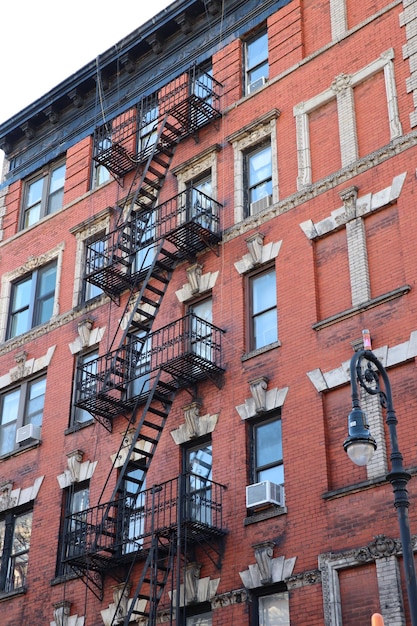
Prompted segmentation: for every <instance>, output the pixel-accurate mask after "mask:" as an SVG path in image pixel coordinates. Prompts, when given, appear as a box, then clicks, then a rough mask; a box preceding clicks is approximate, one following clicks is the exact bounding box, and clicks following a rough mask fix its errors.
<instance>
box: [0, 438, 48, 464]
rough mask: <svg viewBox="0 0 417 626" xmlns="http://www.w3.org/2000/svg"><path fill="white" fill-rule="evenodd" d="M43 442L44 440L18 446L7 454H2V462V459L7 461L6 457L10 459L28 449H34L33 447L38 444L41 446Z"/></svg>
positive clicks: (0, 457) (0, 458) (0, 459)
mask: <svg viewBox="0 0 417 626" xmlns="http://www.w3.org/2000/svg"><path fill="white" fill-rule="evenodd" d="M41 443H42V441H35V443H29V444H27V445H26V446H21V447H20V448H16V449H15V450H10V452H6V454H3V455H2V456H0V463H1V462H2V461H6V459H9V458H10V457H12V456H18V455H19V454H22V453H23V452H26V451H27V450H32V448H37V447H38V446H40V445H41Z"/></svg>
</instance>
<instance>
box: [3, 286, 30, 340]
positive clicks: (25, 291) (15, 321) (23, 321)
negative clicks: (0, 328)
mask: <svg viewBox="0 0 417 626" xmlns="http://www.w3.org/2000/svg"><path fill="white" fill-rule="evenodd" d="M31 282H32V276H29V278H26V279H25V280H22V281H20V282H19V283H16V284H14V285H12V299H11V318H10V331H9V334H8V338H10V337H16V336H17V335H20V334H21V333H24V332H26V331H27V330H29V328H30V322H29V306H30V296H31V288H32V286H31Z"/></svg>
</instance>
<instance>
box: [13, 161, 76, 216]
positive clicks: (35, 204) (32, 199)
mask: <svg viewBox="0 0 417 626" xmlns="http://www.w3.org/2000/svg"><path fill="white" fill-rule="evenodd" d="M64 182H65V163H60V164H54V165H53V166H51V167H50V168H48V170H47V171H44V172H42V174H41V175H38V176H37V177H36V178H34V179H32V180H30V181H28V182H27V183H26V185H25V192H24V202H23V212H22V213H23V217H22V228H28V227H29V226H32V225H33V224H36V222H39V220H40V219H41V218H42V217H44V216H45V215H50V214H51V213H55V212H56V211H58V210H59V209H60V208H61V207H62V202H63V198H64Z"/></svg>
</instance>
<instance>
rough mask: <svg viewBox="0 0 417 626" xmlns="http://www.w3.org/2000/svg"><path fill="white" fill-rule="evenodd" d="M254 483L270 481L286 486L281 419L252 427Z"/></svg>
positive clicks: (254, 424)
mask: <svg viewBox="0 0 417 626" xmlns="http://www.w3.org/2000/svg"><path fill="white" fill-rule="evenodd" d="M251 448H252V450H251V458H252V463H251V465H252V474H253V475H252V481H253V483H259V482H261V481H263V480H269V481H271V482H272V483H275V484H276V485H283V484H284V462H283V458H282V429H281V417H280V416H274V417H272V418H269V419H263V420H261V421H256V422H254V423H253V424H252V425H251Z"/></svg>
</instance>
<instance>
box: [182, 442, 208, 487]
mask: <svg viewBox="0 0 417 626" xmlns="http://www.w3.org/2000/svg"><path fill="white" fill-rule="evenodd" d="M211 468H212V447H211V444H207V445H206V446H203V447H201V448H196V449H194V450H189V451H188V463H187V470H188V471H189V472H192V473H193V474H197V475H198V476H201V477H203V478H206V479H208V480H211Z"/></svg>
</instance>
